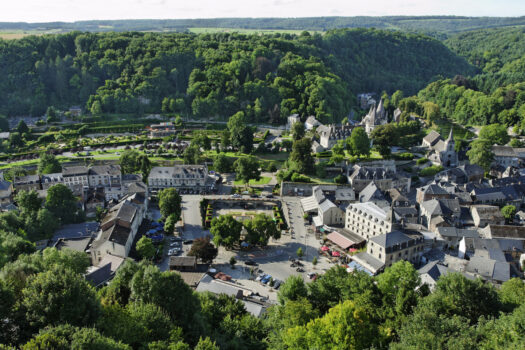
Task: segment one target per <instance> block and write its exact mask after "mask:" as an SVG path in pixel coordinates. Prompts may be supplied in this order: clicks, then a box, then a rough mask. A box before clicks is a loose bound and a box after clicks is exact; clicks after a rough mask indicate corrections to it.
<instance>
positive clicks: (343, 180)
mask: <svg viewBox="0 0 525 350" xmlns="http://www.w3.org/2000/svg"><path fill="white" fill-rule="evenodd" d="M334 182H335V183H337V184H341V185H344V184H346V183H348V179H347V177H346V176H345V175H343V174H339V175H337V176H336V177H335V178H334Z"/></svg>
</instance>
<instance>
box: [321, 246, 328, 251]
mask: <svg viewBox="0 0 525 350" xmlns="http://www.w3.org/2000/svg"><path fill="white" fill-rule="evenodd" d="M321 250H322V251H323V252H326V251H328V250H330V248H328V247H327V246H325V245H324V246H322V247H321Z"/></svg>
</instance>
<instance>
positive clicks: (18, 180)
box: [13, 175, 40, 185]
mask: <svg viewBox="0 0 525 350" xmlns="http://www.w3.org/2000/svg"><path fill="white" fill-rule="evenodd" d="M13 183H14V184H15V185H17V184H19V185H23V184H37V183H40V177H39V176H38V175H26V176H15V179H14V181H13Z"/></svg>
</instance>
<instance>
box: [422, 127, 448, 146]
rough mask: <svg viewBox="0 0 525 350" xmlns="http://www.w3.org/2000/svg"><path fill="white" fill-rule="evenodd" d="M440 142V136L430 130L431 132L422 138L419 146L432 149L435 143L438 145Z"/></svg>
mask: <svg viewBox="0 0 525 350" xmlns="http://www.w3.org/2000/svg"><path fill="white" fill-rule="evenodd" d="M440 140H443V139H442V138H441V135H440V134H439V133H438V132H436V131H434V130H432V131H430V132H429V133H428V135H427V136H425V137H424V138H423V141H422V142H421V146H422V147H425V148H432V147H434V146H435V145H436V143H438V142H439V141H440Z"/></svg>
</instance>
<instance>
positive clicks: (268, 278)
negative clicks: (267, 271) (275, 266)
mask: <svg viewBox="0 0 525 350" xmlns="http://www.w3.org/2000/svg"><path fill="white" fill-rule="evenodd" d="M270 278H272V276H270V275H266V276H264V277H263V278H262V279H261V282H262V283H264V284H266V283H268V282H269V281H270Z"/></svg>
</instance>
